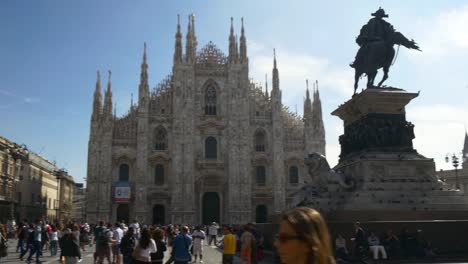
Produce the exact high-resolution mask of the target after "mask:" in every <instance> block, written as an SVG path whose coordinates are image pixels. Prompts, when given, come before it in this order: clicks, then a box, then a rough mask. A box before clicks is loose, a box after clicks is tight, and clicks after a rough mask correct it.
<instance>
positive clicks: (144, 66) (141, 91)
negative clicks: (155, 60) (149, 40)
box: [138, 42, 149, 104]
mask: <svg viewBox="0 0 468 264" xmlns="http://www.w3.org/2000/svg"><path fill="white" fill-rule="evenodd" d="M148 95H149V85H148V63H147V59H146V42H145V43H144V48H143V62H142V63H141V73H140V85H139V86H138V104H140V103H141V102H142V100H144V98H147V97H148Z"/></svg>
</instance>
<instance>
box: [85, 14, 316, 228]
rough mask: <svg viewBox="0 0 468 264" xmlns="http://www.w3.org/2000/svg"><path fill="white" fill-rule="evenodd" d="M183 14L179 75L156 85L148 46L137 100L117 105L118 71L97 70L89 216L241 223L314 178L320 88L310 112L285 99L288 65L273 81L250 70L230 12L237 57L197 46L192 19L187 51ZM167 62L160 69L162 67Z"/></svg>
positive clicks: (276, 207)
mask: <svg viewBox="0 0 468 264" xmlns="http://www.w3.org/2000/svg"><path fill="white" fill-rule="evenodd" d="M182 41H183V40H182V33H181V26H180V22H178V24H177V30H176V34H175V50H174V56H173V65H172V73H171V74H169V76H168V77H167V78H166V79H164V80H163V81H161V82H160V83H159V84H158V85H157V86H156V87H155V88H154V89H150V84H149V80H148V74H149V70H148V69H149V66H148V62H147V55H146V54H147V53H146V52H147V51H146V44H145V48H144V52H143V62H142V64H141V75H140V84H139V86H138V99H137V103H136V104H134V103H133V102H132V103H131V107H130V109H129V111H128V113H127V114H126V115H124V116H122V117H117V116H116V115H115V113H114V112H113V101H112V85H111V78H110V77H111V75H110V72H109V80H108V83H107V88H106V91H105V95H104V99H103V96H102V92H101V81H100V74H99V72H98V75H97V82H96V88H95V92H94V103H93V112H92V116H91V126H90V139H89V148H88V170H87V189H86V192H87V195H86V196H87V199H86V218H87V221H88V222H92V223H96V222H97V221H99V220H104V221H112V222H113V221H116V220H124V221H125V222H128V221H129V220H133V219H137V220H138V221H140V222H142V223H157V224H165V223H170V222H171V223H186V224H199V223H205V224H206V223H210V222H212V221H216V222H221V223H229V224H241V223H246V222H252V221H256V222H265V221H266V220H267V216H268V215H269V214H273V213H279V212H281V211H282V210H283V209H284V208H285V206H286V204H287V203H288V201H289V200H290V199H291V197H292V194H293V193H294V192H295V191H296V190H298V189H299V188H300V187H301V186H302V183H303V182H304V181H305V180H307V177H308V176H307V172H306V167H305V165H304V157H305V155H306V154H307V153H311V152H314V151H315V152H320V153H323V154H325V130H324V125H323V121H322V111H321V102H320V96H319V91H318V86H317V85H314V89H313V95H312V96H310V91H309V90H308V88H307V91H305V94H304V95H305V97H306V99H305V102H304V117H300V116H298V115H297V114H295V113H293V112H292V111H289V110H288V109H287V108H286V107H285V106H284V105H283V102H282V94H283V90H282V89H281V87H280V77H279V72H280V71H279V67H278V63H277V59H276V54H275V55H274V58H272V81H271V83H272V85H271V89H269V87H268V84H267V83H265V87H261V86H260V85H258V84H255V83H254V82H253V81H252V80H251V78H250V75H249V58H248V55H247V40H246V35H245V30H244V25H243V21H242V27H241V31H240V37H239V38H237V36H236V34H235V33H234V25H233V21H232V19H231V27H230V33H229V37H228V41H229V47H228V55H225V54H224V53H223V52H222V51H221V50H220V49H219V48H217V46H216V45H215V44H214V43H212V42H209V43H208V44H207V45H205V46H204V47H203V48H201V49H198V41H197V35H196V32H195V19H194V17H193V16H190V17H189V21H188V29H187V33H186V37H185V53H184V52H183V44H182ZM158 68H160V67H158Z"/></svg>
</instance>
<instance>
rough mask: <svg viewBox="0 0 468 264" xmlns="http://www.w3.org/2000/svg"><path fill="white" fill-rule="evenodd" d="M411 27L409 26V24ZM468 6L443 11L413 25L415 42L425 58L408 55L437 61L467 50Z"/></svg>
mask: <svg viewBox="0 0 468 264" xmlns="http://www.w3.org/2000/svg"><path fill="white" fill-rule="evenodd" d="M410 25H411V24H410ZM467 25H468V5H465V6H462V7H461V8H454V9H450V10H447V11H444V12H442V13H440V14H439V15H437V16H436V17H432V18H429V19H422V20H420V21H418V23H415V24H414V26H415V27H416V31H417V32H419V33H417V34H416V35H417V36H422V37H421V38H420V39H419V40H417V41H418V42H419V43H420V44H421V47H422V49H423V51H424V54H425V56H417V55H416V54H411V55H409V56H410V57H412V58H424V59H430V60H434V59H439V58H441V57H443V56H446V55H448V54H457V52H458V51H460V50H466V49H468V31H467V30H466V26H467Z"/></svg>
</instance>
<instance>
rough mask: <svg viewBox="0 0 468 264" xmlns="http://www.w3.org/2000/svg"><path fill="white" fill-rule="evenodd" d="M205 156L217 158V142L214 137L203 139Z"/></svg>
mask: <svg viewBox="0 0 468 264" xmlns="http://www.w3.org/2000/svg"><path fill="white" fill-rule="evenodd" d="M205 158H206V159H217V158H218V142H217V141H216V138H214V137H207V138H206V139H205Z"/></svg>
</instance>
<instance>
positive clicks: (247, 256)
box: [240, 225, 256, 264]
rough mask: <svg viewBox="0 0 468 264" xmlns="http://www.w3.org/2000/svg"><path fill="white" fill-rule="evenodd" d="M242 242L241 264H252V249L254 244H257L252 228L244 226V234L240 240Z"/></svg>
mask: <svg viewBox="0 0 468 264" xmlns="http://www.w3.org/2000/svg"><path fill="white" fill-rule="evenodd" d="M240 241H241V255H240V263H241V264H242V263H244V260H245V261H246V263H248V264H251V263H252V247H253V244H254V243H256V241H255V237H254V236H253V235H252V233H251V232H250V228H249V226H248V225H246V226H244V232H243V233H242V235H241V238H240Z"/></svg>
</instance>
